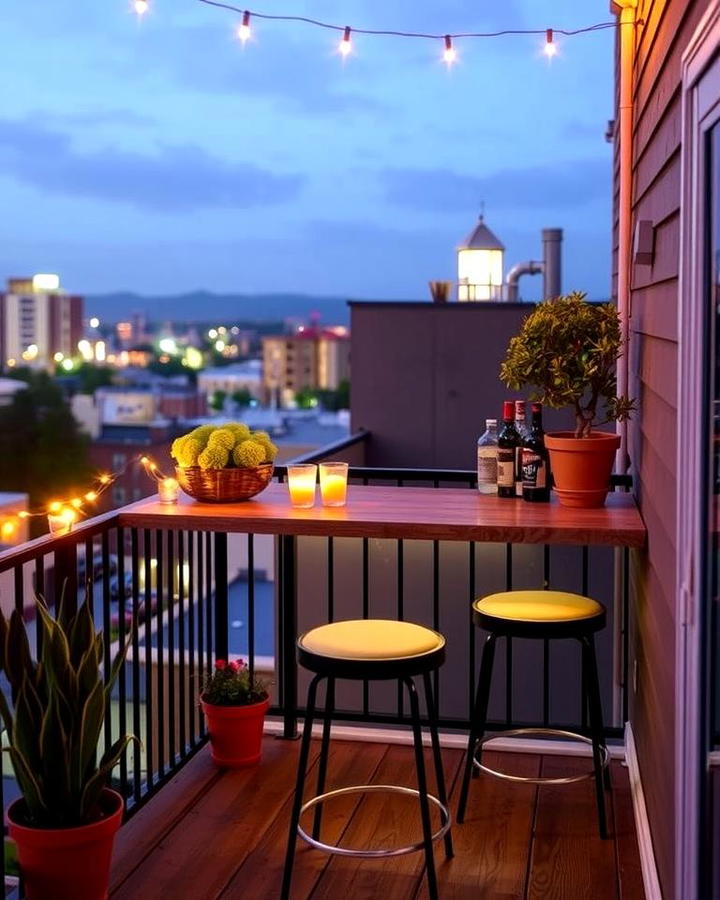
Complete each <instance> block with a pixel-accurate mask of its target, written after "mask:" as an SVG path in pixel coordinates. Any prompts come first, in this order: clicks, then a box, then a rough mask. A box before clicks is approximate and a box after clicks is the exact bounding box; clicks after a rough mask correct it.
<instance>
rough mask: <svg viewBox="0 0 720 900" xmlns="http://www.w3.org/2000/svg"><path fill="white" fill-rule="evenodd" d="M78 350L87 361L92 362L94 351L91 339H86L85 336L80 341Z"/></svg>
mask: <svg viewBox="0 0 720 900" xmlns="http://www.w3.org/2000/svg"><path fill="white" fill-rule="evenodd" d="M78 350H79V351H80V355H81V356H82V358H83V359H84V360H85V361H86V362H90V361H91V360H92V359H93V356H94V353H93V348H92V344H91V343H90V341H88V340H85V338H83V339H82V340H81V341H78Z"/></svg>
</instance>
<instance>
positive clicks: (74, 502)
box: [70, 497, 82, 509]
mask: <svg viewBox="0 0 720 900" xmlns="http://www.w3.org/2000/svg"><path fill="white" fill-rule="evenodd" d="M70 506H74V507H75V509H80V507H81V506H82V499H81V498H80V497H74V498H73V499H72V500H71V501H70Z"/></svg>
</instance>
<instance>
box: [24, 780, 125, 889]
mask: <svg viewBox="0 0 720 900" xmlns="http://www.w3.org/2000/svg"><path fill="white" fill-rule="evenodd" d="M100 805H101V807H102V810H103V813H104V816H103V818H102V819H99V820H98V821H97V822H92V823H90V824H89V825H79V826H77V827H76V828H31V827H30V826H28V825H23V824H22V820H23V810H24V807H25V801H24V800H23V799H22V798H21V799H20V800H16V801H15V802H14V803H12V804H11V805H10V807H9V809H8V813H7V814H8V821H9V829H8V830H9V833H10V837H11V838H12V839H13V840H14V841H15V843H16V844H17V849H18V862H19V865H20V874H21V875H22V879H23V884H24V886H25V896H26V897H27V900H106V898H107V896H108V887H109V883H110V859H111V857H112V849H113V841H114V840H115V834H116V833H117V830H118V828H120V823H121V821H122V815H123V798H122V797H121V796H120V794H118V793H117V791H112V790H110V789H109V788H106V789H105V790H104V791H103V794H102V797H101V800H100Z"/></svg>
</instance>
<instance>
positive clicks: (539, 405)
mask: <svg viewBox="0 0 720 900" xmlns="http://www.w3.org/2000/svg"><path fill="white" fill-rule="evenodd" d="M532 411H533V412H534V413H539V412H542V403H533V405H532Z"/></svg>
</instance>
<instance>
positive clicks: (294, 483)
mask: <svg viewBox="0 0 720 900" xmlns="http://www.w3.org/2000/svg"><path fill="white" fill-rule="evenodd" d="M287 472H288V490H289V491H290V503H291V504H292V505H293V506H297V507H299V508H300V509H309V508H310V507H311V506H314V505H315V482H316V481H317V466H316V465H314V464H310V463H308V464H304V465H299V466H288V469H287Z"/></svg>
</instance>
